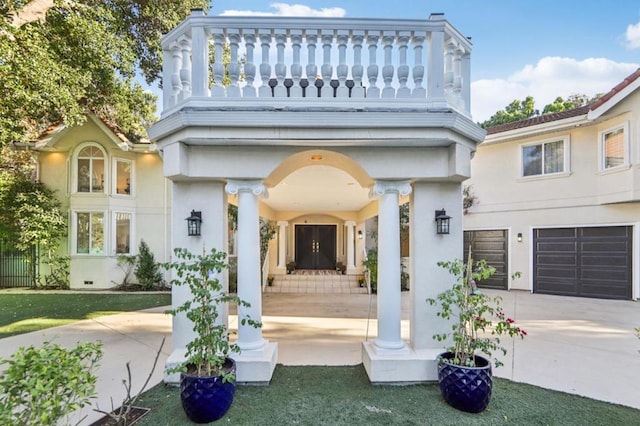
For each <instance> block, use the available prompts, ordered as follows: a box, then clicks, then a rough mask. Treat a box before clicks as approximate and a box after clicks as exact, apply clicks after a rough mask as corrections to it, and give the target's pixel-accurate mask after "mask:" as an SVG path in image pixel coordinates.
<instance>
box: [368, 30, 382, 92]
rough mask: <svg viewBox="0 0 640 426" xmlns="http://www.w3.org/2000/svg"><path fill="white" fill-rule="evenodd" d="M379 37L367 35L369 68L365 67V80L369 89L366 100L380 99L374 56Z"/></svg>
mask: <svg viewBox="0 0 640 426" xmlns="http://www.w3.org/2000/svg"><path fill="white" fill-rule="evenodd" d="M379 39H380V36H379V35H377V34H372V33H369V35H368V36H367V43H368V45H369V66H368V67H367V80H369V88H368V89H367V98H372V99H377V98H379V97H380V88H379V87H378V86H376V83H377V81H378V65H377V63H376V55H377V50H378V40H379Z"/></svg>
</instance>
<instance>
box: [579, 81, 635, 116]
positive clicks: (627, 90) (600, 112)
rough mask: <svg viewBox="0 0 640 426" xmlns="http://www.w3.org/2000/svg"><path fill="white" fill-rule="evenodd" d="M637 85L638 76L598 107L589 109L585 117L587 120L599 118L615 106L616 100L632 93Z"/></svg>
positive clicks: (620, 99) (618, 100)
mask: <svg viewBox="0 0 640 426" xmlns="http://www.w3.org/2000/svg"><path fill="white" fill-rule="evenodd" d="M638 87H640V78H636V79H635V80H634V81H632V82H631V83H629V84H628V85H627V86H626V87H624V88H623V89H622V90H620V91H619V92H617V93H616V94H615V95H613V96H612V97H611V99H609V100H608V101H606V102H605V103H604V104H602V105H600V106H599V107H598V108H596V109H594V110H591V111H589V113H588V114H587V118H588V119H589V120H595V119H597V118H600V117H601V116H602V115H604V114H605V113H606V112H607V111H609V110H610V109H611V108H613V107H614V106H616V104H618V102H620V101H622V100H623V99H624V98H626V97H627V96H629V95H630V94H631V93H633V92H634V91H635V90H636V89H638Z"/></svg>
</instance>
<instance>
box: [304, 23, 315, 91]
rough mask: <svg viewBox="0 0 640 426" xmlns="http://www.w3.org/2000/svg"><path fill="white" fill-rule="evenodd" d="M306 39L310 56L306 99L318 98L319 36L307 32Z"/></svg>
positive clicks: (307, 69)
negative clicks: (317, 57) (317, 50)
mask: <svg viewBox="0 0 640 426" xmlns="http://www.w3.org/2000/svg"><path fill="white" fill-rule="evenodd" d="M305 38H306V40H307V52H308V56H309V58H308V63H307V67H306V70H305V72H306V74H307V81H308V82H309V85H308V86H307V88H306V91H305V97H307V98H317V97H318V89H317V88H316V79H317V78H318V66H317V65H316V43H317V42H318V34H317V33H315V34H314V33H311V32H307V35H306V37H305Z"/></svg>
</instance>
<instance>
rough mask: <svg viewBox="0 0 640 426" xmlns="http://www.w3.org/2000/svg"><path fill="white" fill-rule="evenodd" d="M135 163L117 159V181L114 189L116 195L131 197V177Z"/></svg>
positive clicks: (115, 174)
mask: <svg viewBox="0 0 640 426" xmlns="http://www.w3.org/2000/svg"><path fill="white" fill-rule="evenodd" d="M132 168H133V163H132V162H131V161H129V160H123V159H117V160H115V166H114V169H115V173H114V176H115V179H114V181H115V182H114V185H115V188H114V189H113V193H114V194H118V195H124V196H127V195H131V177H132V173H131V172H132Z"/></svg>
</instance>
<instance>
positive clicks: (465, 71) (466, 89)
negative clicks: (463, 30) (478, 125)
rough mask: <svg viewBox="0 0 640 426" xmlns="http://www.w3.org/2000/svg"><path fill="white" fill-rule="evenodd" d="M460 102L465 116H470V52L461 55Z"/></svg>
mask: <svg viewBox="0 0 640 426" xmlns="http://www.w3.org/2000/svg"><path fill="white" fill-rule="evenodd" d="M462 102H463V108H464V110H465V111H466V112H467V114H471V52H470V51H468V50H465V53H464V55H462Z"/></svg>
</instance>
